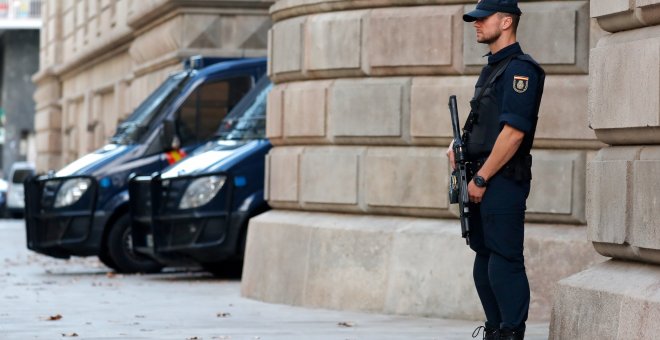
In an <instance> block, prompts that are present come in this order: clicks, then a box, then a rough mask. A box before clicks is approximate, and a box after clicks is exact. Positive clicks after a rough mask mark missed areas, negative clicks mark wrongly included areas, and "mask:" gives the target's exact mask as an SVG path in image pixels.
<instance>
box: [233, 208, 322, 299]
mask: <svg viewBox="0 0 660 340" xmlns="http://www.w3.org/2000/svg"><path fill="white" fill-rule="evenodd" d="M284 216H285V217H286V215H284ZM264 217H265V220H266V221H264V222H262V220H261V219H262V218H263V217H262V216H257V217H254V218H252V219H250V225H249V228H248V230H249V232H248V238H247V244H246V248H245V257H246V258H249V259H250V265H249V266H246V267H245V268H244V269H243V274H242V277H241V294H242V295H243V296H248V297H250V298H253V299H259V300H266V301H270V302H275V303H287V304H294V305H303V303H304V301H303V296H302V294H301V292H303V291H304V290H305V285H306V280H305V277H306V276H307V262H308V258H307V257H306V256H300V255H301V254H308V253H309V252H310V249H309V247H310V242H309V241H310V238H311V234H312V232H313V231H314V229H313V228H309V227H308V226H306V225H296V226H294V225H291V224H290V221H289V220H287V219H286V218H284V219H281V218H280V219H278V218H277V217H278V215H277V214H270V215H268V216H264ZM282 230H286V231H287V232H282ZM274 245H277V246H274ZM284 264H286V266H285V267H283V268H279V270H277V271H273V270H272V269H273V268H274V267H277V266H282V265H284ZM265 272H270V273H269V275H268V279H264V276H263V273H265Z"/></svg>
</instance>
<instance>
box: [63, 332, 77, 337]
mask: <svg viewBox="0 0 660 340" xmlns="http://www.w3.org/2000/svg"><path fill="white" fill-rule="evenodd" d="M62 336H63V337H68V338H75V337H77V336H78V333H68V334H67V333H62Z"/></svg>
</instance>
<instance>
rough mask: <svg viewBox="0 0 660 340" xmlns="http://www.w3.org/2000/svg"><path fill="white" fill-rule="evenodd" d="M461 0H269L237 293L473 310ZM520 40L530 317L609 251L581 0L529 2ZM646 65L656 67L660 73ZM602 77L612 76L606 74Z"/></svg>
mask: <svg viewBox="0 0 660 340" xmlns="http://www.w3.org/2000/svg"><path fill="white" fill-rule="evenodd" d="M474 6H475V1H467V0H424V1H419V0H377V1H359V0H356V1H346V0H280V1H277V2H276V3H275V4H274V5H273V7H272V8H271V10H270V12H271V14H272V18H273V22H274V26H273V29H272V30H271V32H270V35H269V39H270V49H269V56H270V65H269V66H270V76H271V78H272V80H273V81H274V82H275V83H276V86H275V88H274V90H273V91H272V92H271V94H270V97H269V102H268V126H267V133H268V137H269V138H270V139H271V141H272V143H273V144H274V145H275V148H274V149H273V150H272V151H271V152H270V154H269V156H268V159H267V164H268V165H267V174H266V182H267V188H266V191H267V192H266V196H267V199H268V201H269V202H270V204H271V206H272V207H273V208H274V209H273V210H272V211H270V212H267V213H265V214H262V215H260V216H258V217H257V218H254V219H253V220H252V221H251V223H250V231H249V236H248V246H247V250H246V260H245V267H244V273H243V281H242V293H243V295H245V296H248V297H251V298H256V299H260V300H265V301H270V302H278V303H287V304H294V305H302V306H312V307H325V308H336V309H352V310H364V311H372V312H385V313H395V314H410V315H423V316H438V317H445V318H460V319H474V320H479V319H483V312H482V311H481V307H480V304H479V301H478V297H477V295H476V291H475V290H474V287H473V283H472V262H473V258H474V255H473V253H472V252H471V251H470V250H469V248H468V247H467V246H466V245H465V241H464V240H462V239H461V238H460V231H459V229H460V228H459V223H458V220H457V219H456V216H457V210H456V208H455V207H454V206H450V205H449V204H448V199H447V186H448V183H447V179H448V174H449V164H448V162H447V159H446V156H445V150H446V148H447V145H448V144H449V142H450V140H451V123H450V116H449V112H448V109H447V102H448V97H449V95H450V94H456V95H458V99H459V113H460V115H461V118H462V120H464V119H465V117H466V115H467V113H468V111H469V110H468V107H469V105H468V102H469V99H470V98H471V97H472V93H473V91H474V84H475V82H476V79H477V76H478V73H479V71H480V69H481V67H482V65H483V64H484V63H485V59H484V58H482V56H483V55H484V54H485V53H486V52H487V47H486V46H479V45H478V44H477V43H476V42H475V33H474V29H473V27H471V25H470V24H466V23H464V22H463V21H462V15H463V13H465V12H466V11H469V10H470V9H471V8H473V7H474ZM521 8H522V10H523V12H524V14H523V16H522V22H521V27H520V31H519V40H520V41H521V44H522V46H523V49H524V50H525V51H526V52H528V53H530V54H532V56H534V57H535V58H536V59H537V60H538V61H539V62H541V63H542V65H543V67H544V68H545V70H546V71H547V74H548V76H547V79H546V85H545V94H544V98H543V102H542V106H541V112H540V121H539V125H538V130H537V134H536V142H535V145H534V150H533V156H534V179H533V182H532V187H533V188H532V193H531V196H530V198H529V201H528V214H527V222H528V223H527V229H526V239H525V256H526V263H527V270H528V276H529V279H530V281H531V286H532V306H531V311H530V312H531V314H530V317H531V319H533V320H548V319H549V318H550V315H551V307H552V301H553V291H554V288H555V286H556V282H557V281H558V280H560V279H562V278H564V277H567V276H569V275H571V274H573V273H576V272H579V271H581V270H583V269H585V268H587V267H589V266H591V265H593V264H595V263H598V262H601V261H603V260H604V258H603V257H602V256H600V255H598V254H597V253H596V252H595V251H594V249H593V246H592V245H591V243H590V242H588V241H587V228H586V222H587V217H586V214H585V204H586V199H585V195H586V190H587V185H586V178H587V177H586V174H587V171H586V168H587V162H588V161H589V160H591V159H592V158H594V157H595V156H596V153H597V151H598V150H599V149H600V148H602V147H603V146H604V144H603V142H602V139H601V140H599V138H597V136H596V135H595V134H594V131H593V130H591V129H589V127H588V124H587V119H588V112H589V111H588V96H587V93H588V88H589V75H588V71H589V53H590V48H591V47H592V46H594V45H595V43H596V42H597V40H598V39H599V38H600V37H601V36H603V35H604V34H605V33H604V32H603V31H602V30H601V29H600V28H599V27H598V25H596V24H595V23H594V22H593V21H592V20H591V19H590V4H589V2H588V1H525V2H521ZM656 76H657V74H656ZM611 86H615V85H614V84H611Z"/></svg>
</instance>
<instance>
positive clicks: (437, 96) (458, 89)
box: [410, 75, 596, 143]
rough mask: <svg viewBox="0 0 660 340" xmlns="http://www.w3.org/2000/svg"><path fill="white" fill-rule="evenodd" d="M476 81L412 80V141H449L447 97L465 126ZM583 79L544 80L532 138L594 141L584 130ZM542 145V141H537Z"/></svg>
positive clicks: (585, 85)
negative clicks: (453, 97) (453, 101)
mask: <svg viewBox="0 0 660 340" xmlns="http://www.w3.org/2000/svg"><path fill="white" fill-rule="evenodd" d="M476 82H477V77H474V76H469V77H416V78H413V82H412V87H411V91H410V97H411V104H410V129H411V131H410V133H411V135H412V136H413V137H448V138H450V137H452V129H451V117H450V116H449V110H448V109H447V102H448V101H449V96H450V95H452V94H453V95H456V96H457V104H458V113H459V121H460V123H461V125H462V124H464V123H465V119H466V118H467V116H468V114H469V113H470V105H469V101H470V99H472V96H473V95H474V84H475V83H476ZM588 83H589V78H588V76H585V75H549V76H547V77H546V80H545V88H544V91H543V100H542V101H541V108H540V110H539V123H538V126H537V129H536V135H535V138H536V140H537V143H538V142H539V140H540V139H547V140H555V141H556V140H595V139H596V136H595V134H594V132H593V131H592V130H591V129H589V127H588V122H587V119H588V115H587V112H588V106H587V90H588ZM541 143H544V141H541Z"/></svg>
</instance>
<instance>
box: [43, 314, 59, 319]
mask: <svg viewBox="0 0 660 340" xmlns="http://www.w3.org/2000/svg"><path fill="white" fill-rule="evenodd" d="M60 319H62V315H59V314H57V315H51V316H49V317H48V318H46V320H47V321H57V320H60Z"/></svg>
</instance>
